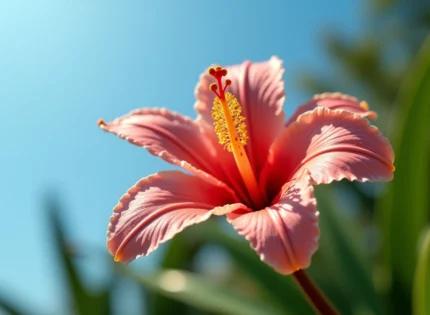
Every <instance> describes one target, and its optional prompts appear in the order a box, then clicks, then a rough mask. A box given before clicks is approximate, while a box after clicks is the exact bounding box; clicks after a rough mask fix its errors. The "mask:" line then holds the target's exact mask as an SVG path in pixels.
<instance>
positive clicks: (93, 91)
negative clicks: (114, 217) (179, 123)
mask: <svg viewBox="0 0 430 315" xmlns="http://www.w3.org/2000/svg"><path fill="white" fill-rule="evenodd" d="M257 3H258V4H257ZM363 14H364V8H363V7H362V3H361V2H360V1H358V0H355V1H335V0H326V1H287V0H279V1H249V0H242V1H239V0H231V1H226V0H220V1H202V0H184V1H177V0H170V1H166V0H152V1H148V0H136V1H130V0H127V1H125V0H124V1H109V0H107V1H96V0H93V1H84V0H77V1H70V0H55V1H54V0H51V1H47V0H39V1H31V0H14V1H6V0H3V1H0V119H1V123H0V141H1V142H0V143H1V149H0V197H1V198H0V200H1V206H2V209H1V210H0V211H1V217H2V225H1V228H0V290H2V291H6V292H9V293H10V294H13V295H15V294H16V295H17V296H18V297H20V298H21V299H25V301H26V303H27V305H29V306H31V307H34V309H35V310H39V311H49V312H51V314H55V313H57V314H58V310H59V307H60V305H61V294H62V292H61V290H60V286H59V280H58V270H56V269H55V266H54V263H53V254H52V251H51V244H50V243H49V240H48V238H47V237H48V234H47V233H46V231H45V227H46V222H45V218H44V216H43V211H42V208H41V198H42V194H43V193H44V192H45V191H47V190H48V189H50V188H54V189H55V190H56V191H58V192H60V193H61V195H62V199H63V200H64V202H65V205H66V206H67V207H66V210H67V213H66V214H65V217H66V219H67V221H68V223H69V225H68V230H69V231H70V232H71V234H72V235H73V236H74V237H75V238H76V239H77V240H78V241H80V242H82V243H85V244H90V245H92V246H96V247H99V248H102V249H104V248H105V247H104V246H105V236H106V227H107V223H108V219H109V216H110V214H111V209H112V207H113V206H114V205H115V204H116V202H117V200H118V198H119V197H120V196H121V195H122V194H123V193H124V192H125V191H126V190H127V189H128V188H129V187H130V186H131V185H132V184H134V183H135V182H136V181H137V180H138V179H140V178H141V177H143V176H146V175H148V174H151V173H154V172H157V171H158V170H161V169H167V168H169V167H170V166H168V165H166V164H165V163H164V162H161V161H159V160H157V159H156V158H154V157H151V156H150V155H149V154H147V153H146V152H145V151H144V150H143V149H140V148H137V147H134V146H132V145H130V144H128V143H126V142H125V141H122V140H120V139H119V138H116V137H114V136H112V135H110V134H107V133H104V132H102V131H101V130H99V129H98V128H97V126H96V121H97V119H98V118H100V117H103V118H105V119H106V120H111V119H113V118H115V117H116V116H118V115H122V114H125V113H127V112H128V111H130V110H132V109H135V108H138V107H146V106H150V107H154V106H160V107H168V108H169V109H171V110H174V111H177V112H180V113H183V114H186V115H189V116H191V117H195V114H194V112H193V103H194V95H193V91H194V86H195V84H196V82H197V79H198V77H199V74H200V73H201V72H202V71H204V70H205V69H206V68H207V67H208V66H209V65H210V64H213V63H219V64H222V65H229V64H233V63H239V62H242V61H243V60H245V59H250V60H254V61H260V60H265V59H267V58H269V57H270V56H272V55H278V56H279V57H280V58H281V59H283V60H284V65H285V68H286V74H285V80H286V93H287V104H286V106H287V112H288V113H291V111H292V110H293V108H294V107H295V106H296V105H297V104H298V103H299V102H301V101H304V100H305V99H306V96H305V95H303V94H302V93H301V92H300V91H299V90H298V86H297V84H296V83H297V81H296V78H297V74H298V70H299V69H302V68H310V69H312V68H315V69H319V70H324V69H328V68H329V66H330V61H329V59H328V58H327V56H326V55H325V53H324V52H323V50H322V45H321V42H322V41H321V35H322V34H323V33H324V30H327V29H328V28H329V27H333V28H336V29H342V30H343V31H344V32H346V33H347V34H354V33H356V31H357V29H358V28H359V26H360V20H361V18H362V17H363ZM176 70H178V71H176ZM177 73H180V76H179V75H178V74H177ZM154 257H155V256H154ZM141 261H142V262H141V263H142V264H143V265H150V264H151V261H152V262H153V261H154V258H153V257H149V258H144V259H141Z"/></svg>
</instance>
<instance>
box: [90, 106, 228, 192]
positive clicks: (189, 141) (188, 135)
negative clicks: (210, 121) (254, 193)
mask: <svg viewBox="0 0 430 315" xmlns="http://www.w3.org/2000/svg"><path fill="white" fill-rule="evenodd" d="M150 116H153V118H154V119H151V120H150V121H145V122H143V121H140V122H139V120H138V119H139V118H141V119H142V118H143V117H145V118H146V119H147V118H149V117H150ZM156 118H159V119H165V121H163V122H162V123H163V124H165V125H167V123H171V128H172V129H173V128H174V130H175V132H174V133H172V132H169V131H166V126H165V125H164V126H162V127H160V126H158V125H157V124H156V123H155V119H156ZM133 119H134V120H133ZM132 123H134V124H136V123H142V125H141V126H140V127H135V129H134V130H133V132H132V131H131V130H132V128H130V127H128V128H127V125H128V126H129V125H130V124H132ZM144 124H146V125H145V126H144ZM98 125H99V127H100V128H101V129H102V130H104V131H106V132H110V133H113V134H115V135H116V136H118V137H120V138H121V139H124V140H126V141H128V142H130V143H131V144H134V145H136V146H139V147H143V148H144V149H146V150H147V151H148V152H149V153H150V154H152V155H154V156H158V157H160V158H162V159H163V160H164V161H166V162H167V163H170V164H173V165H176V166H180V167H182V168H183V169H184V170H186V171H189V172H191V173H193V174H195V175H196V176H198V177H200V178H202V179H204V180H206V181H208V182H210V183H212V184H213V185H224V188H225V189H228V190H229V191H230V192H231V193H232V194H235V192H234V191H233V190H232V189H231V188H230V187H229V186H228V185H227V184H226V183H225V182H226V179H225V178H224V173H223V170H222V169H221V168H220V165H219V163H218V161H217V159H216V152H215V149H214V147H213V146H212V143H211V142H210V141H208V139H207V138H206V136H205V134H204V132H203V130H202V127H201V126H200V125H199V124H198V123H196V122H195V121H193V120H192V119H190V118H188V117H185V116H182V115H180V114H178V113H174V112H171V111H169V110H167V109H165V108H143V109H138V110H134V111H131V112H130V113H128V114H126V115H124V116H121V117H119V118H116V119H115V120H113V121H112V122H110V123H107V122H105V121H104V120H99V122H98ZM146 127H148V128H147V130H146V131H148V130H150V132H149V133H150V134H149V135H147V136H146V138H145V134H144V130H143V129H145V128H146ZM139 128H140V129H141V130H136V129H139ZM181 129H182V130H183V131H182V133H181V132H180V131H181ZM154 135H155V136H154ZM181 135H182V138H184V139H181V138H178V139H174V141H170V142H169V140H168V138H169V137H181ZM157 137H158V138H157ZM166 142H167V144H166ZM187 146H188V147H191V148H190V149H188V150H187V148H186V147H187ZM215 174H216V175H215Z"/></svg>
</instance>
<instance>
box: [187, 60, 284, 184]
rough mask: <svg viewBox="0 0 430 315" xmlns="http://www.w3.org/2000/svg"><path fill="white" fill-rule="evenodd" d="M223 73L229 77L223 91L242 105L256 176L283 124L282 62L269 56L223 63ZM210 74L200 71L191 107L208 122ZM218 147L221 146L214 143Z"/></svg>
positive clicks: (212, 95)
mask: <svg viewBox="0 0 430 315" xmlns="http://www.w3.org/2000/svg"><path fill="white" fill-rule="evenodd" d="M226 69H227V72H228V73H227V77H226V78H228V79H230V80H231V81H232V84H231V86H229V87H228V89H227V91H228V92H231V93H232V94H234V95H235V96H236V97H237V99H238V101H239V103H240V104H241V105H242V114H243V115H244V117H245V118H246V121H245V123H246V126H247V133H248V137H249V139H248V144H247V145H246V147H245V149H246V151H247V154H248V157H249V159H250V161H251V164H252V165H253V168H254V172H255V174H256V176H258V174H259V173H260V170H261V168H262V167H263V164H264V161H265V159H266V157H267V152H268V149H269V146H270V144H271V143H272V142H273V140H274V139H275V138H276V137H277V135H278V134H279V133H280V132H281V131H282V129H283V128H284V119H285V117H284V112H283V110H282V107H283V103H284V100H285V96H284V82H283V80H282V74H283V72H284V69H283V67H282V62H281V60H279V59H278V58H277V57H272V58H271V59H269V60H268V61H265V62H258V63H252V62H249V61H247V62H244V63H243V64H240V65H235V66H230V67H226ZM212 82H214V81H213V78H212V77H211V76H210V75H209V74H207V73H204V74H202V76H201V77H200V82H199V84H198V85H197V87H196V92H195V93H196V98H197V103H196V105H195V109H196V111H197V113H198V114H199V121H201V123H202V124H204V123H206V124H207V126H212V123H213V121H212V117H211V109H212V103H213V99H214V94H213V92H211V91H210V90H209V85H210V84H211V83H212ZM217 147H218V149H219V151H221V150H223V148H222V146H221V145H219V144H218V145H217Z"/></svg>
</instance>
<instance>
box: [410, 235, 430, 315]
mask: <svg viewBox="0 0 430 315" xmlns="http://www.w3.org/2000/svg"><path fill="white" fill-rule="evenodd" d="M414 281H415V283H414V291H413V310H414V315H428V314H430V228H427V229H426V230H425V233H424V240H423V242H422V245H421V247H420V250H419V256H418V264H417V268H416V271H415V279H414Z"/></svg>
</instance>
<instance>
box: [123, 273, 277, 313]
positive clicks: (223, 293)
mask: <svg viewBox="0 0 430 315" xmlns="http://www.w3.org/2000/svg"><path fill="white" fill-rule="evenodd" d="M117 269H118V272H120V273H122V274H124V275H125V276H127V277H129V278H131V279H133V280H136V281H138V282H140V283H141V284H142V285H144V286H145V287H146V288H147V289H148V290H151V291H154V292H157V293H159V294H162V295H164V296H166V297H169V298H172V299H175V300H177V301H181V302H184V303H187V304H189V305H191V306H193V307H196V308H199V309H202V310H207V311H213V312H215V313H218V314H232V315H261V314H267V315H271V314H284V313H282V312H279V311H278V310H276V309H275V308H273V307H272V306H271V305H270V304H266V303H263V302H262V301H258V300H255V299H252V298H250V297H246V296H244V295H242V294H240V293H239V292H237V291H235V290H233V289H232V288H230V287H228V286H225V285H223V284H220V283H215V282H214V281H212V280H207V279H205V278H203V277H202V276H199V275H197V274H193V273H191V272H187V271H180V270H175V269H167V270H162V271H158V272H154V273H152V274H146V273H135V272H133V271H131V270H130V269H128V268H124V267H123V266H120V265H118V266H117Z"/></svg>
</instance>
